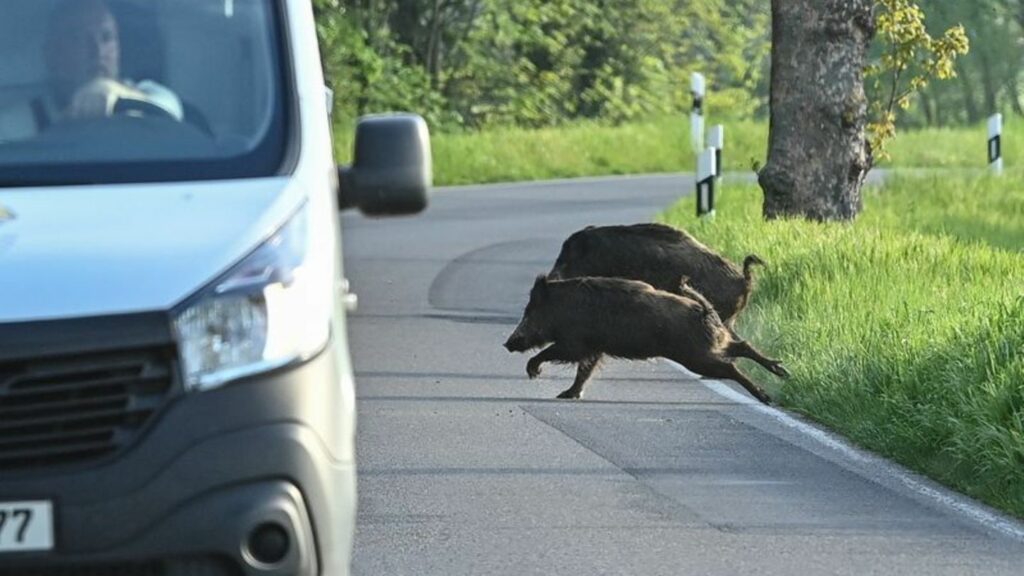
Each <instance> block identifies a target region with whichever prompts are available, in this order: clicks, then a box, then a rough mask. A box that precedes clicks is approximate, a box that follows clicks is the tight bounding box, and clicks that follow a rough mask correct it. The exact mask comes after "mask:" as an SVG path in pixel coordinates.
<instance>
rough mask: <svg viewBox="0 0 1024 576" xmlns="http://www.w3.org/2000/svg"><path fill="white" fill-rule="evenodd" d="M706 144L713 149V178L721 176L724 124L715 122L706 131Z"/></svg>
mask: <svg viewBox="0 0 1024 576" xmlns="http://www.w3.org/2000/svg"><path fill="white" fill-rule="evenodd" d="M708 146H709V147H711V148H714V149H715V178H718V179H721V178H722V149H723V148H725V126H723V125H721V124H716V125H714V126H712V127H711V131H710V132H709V133H708Z"/></svg>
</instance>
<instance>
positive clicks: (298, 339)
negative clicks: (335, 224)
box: [174, 206, 332, 390]
mask: <svg viewBox="0 0 1024 576" xmlns="http://www.w3.org/2000/svg"><path fill="white" fill-rule="evenodd" d="M307 212H308V209H307V208H306V207H305V206H304V207H303V208H302V209H301V210H299V212H297V213H296V214H295V215H294V216H293V217H292V218H291V219H290V220H289V221H288V222H287V223H286V224H285V225H284V226H282V227H281V228H280V229H279V230H278V231H277V233H275V234H274V235H273V236H272V237H271V238H270V239H269V240H267V241H266V242H264V243H263V244H261V245H260V246H259V248H257V249H256V250H255V251H253V252H252V253H251V254H249V256H247V257H246V258H245V259H244V260H243V261H242V262H241V263H239V264H238V265H237V266H235V267H234V268H233V269H232V270H231V271H230V272H228V273H227V274H226V275H225V276H223V277H222V278H220V279H218V280H217V281H216V282H214V284H213V285H212V286H210V287H208V288H206V289H204V290H203V291H202V292H201V293H200V294H198V295H197V296H196V297H195V298H193V299H192V300H191V302H189V303H188V304H187V307H186V308H184V309H183V310H181V311H179V312H178V313H177V314H176V315H175V317H174V330H175V334H176V336H177V339H178V347H179V350H180V354H181V365H182V372H183V374H184V380H185V387H186V388H187V389H188V390H208V389H210V388H216V387H218V386H221V385H223V384H225V383H226V382H229V381H231V380H236V379H238V378H242V377H245V376H250V375H252V374H256V373H260V372H265V371H268V370H273V369H274V368H279V367H281V366H285V365H287V364H290V363H292V362H296V361H301V360H304V359H306V358H309V357H311V356H313V355H315V354H316V353H317V352H319V351H320V350H321V349H322V348H323V347H324V345H325V344H326V342H327V339H328V336H329V334H330V328H329V325H330V311H331V305H332V304H331V300H330V299H331V288H330V286H331V276H330V271H329V268H328V267H327V266H319V267H318V266H311V265H310V262H309V259H310V255H309V252H310V251H309V243H310V242H309V230H308V213H307ZM325 274H326V275H327V276H326V278H325V277H322V276H323V275H325Z"/></svg>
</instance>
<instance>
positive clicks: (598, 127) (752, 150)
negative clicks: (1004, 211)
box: [335, 117, 1024, 186]
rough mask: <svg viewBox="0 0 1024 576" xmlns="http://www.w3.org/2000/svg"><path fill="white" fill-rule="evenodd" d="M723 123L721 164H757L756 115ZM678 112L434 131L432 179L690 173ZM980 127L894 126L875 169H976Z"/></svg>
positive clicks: (731, 167) (1014, 129)
mask: <svg viewBox="0 0 1024 576" xmlns="http://www.w3.org/2000/svg"><path fill="white" fill-rule="evenodd" d="M718 122H721V123H723V124H724V125H725V127H726V133H725V137H726V149H725V162H724V163H725V169H726V170H727V171H746V170H750V169H751V167H752V166H753V164H754V163H755V162H759V163H763V162H764V159H765V157H766V149H767V142H768V125H767V123H766V122H763V121H751V120H720V119H715V118H709V119H708V123H709V125H710V124H711V123H718ZM689 134H690V125H689V120H688V119H687V118H685V117H677V118H666V119H661V120H650V121H646V122H637V123H631V124H625V125H621V126H608V125H604V124H599V123H594V122H578V123H574V124H569V125H565V126H561V127H557V128H544V129H536V130H530V129H524V128H495V129H491V130H485V131H482V132H460V133H451V134H444V133H434V134H433V135H432V138H431V139H432V144H433V152H434V179H435V183H436V184H437V185H439V186H447V185H454V184H482V183H488V182H513V181H521V180H544V179H551V178H572V177H578V176H604V175H614V174H643V173H656V172H692V171H693V170H694V166H695V160H694V154H693V151H692V149H691V144H690V136H689ZM1022 139H1024V123H1022V122H1011V123H1009V124H1008V125H1007V132H1006V134H1005V137H1004V146H1003V155H1004V157H1005V158H1006V162H1007V165H1009V166H1012V165H1013V164H1014V163H1015V162H1016V159H1017V158H1019V152H1018V151H1019V150H1021V146H1020V145H1019V142H1020V141H1021V140H1022ZM986 146H987V136H986V132H985V126H983V125H978V126H971V127H964V128H950V129H941V128H936V129H928V130H918V131H903V132H900V133H899V135H898V136H897V137H896V139H895V140H894V141H893V143H892V145H891V148H890V152H891V155H892V158H891V160H889V161H887V162H883V163H881V166H882V167H915V168H983V167H984V166H985V164H986V157H985V154H986ZM351 148H352V125H351V124H350V123H341V124H339V126H338V127H337V129H336V130H335V151H336V155H337V157H338V159H339V160H340V161H342V162H349V161H350V160H351Z"/></svg>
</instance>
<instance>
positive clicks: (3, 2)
mask: <svg viewBox="0 0 1024 576" xmlns="http://www.w3.org/2000/svg"><path fill="white" fill-rule="evenodd" d="M340 89H341V90H343V89H344V88H343V87H341V88H340ZM325 92H326V91H325V87H324V79H323V75H322V71H321V64H320V55H319V50H318V47H317V41H316V31H315V26H314V20H313V13H312V8H311V5H310V0H0V576H14V575H17V576H51V575H53V576H56V575H60V576H99V575H103V576H105V575H117V576H155V575H161V576H200V575H202V576H229V575H230V576H236V575H255V574H260V575H290V576H303V575H329V576H334V575H342V574H347V573H348V570H349V559H350V553H351V546H352V539H353V531H354V526H355V505H356V496H355V454H354V433H355V395H354V389H353V382H352V369H351V365H350V362H349V356H348V346H347V342H346V327H345V314H346V310H345V309H346V306H347V305H350V304H351V303H352V300H353V296H352V295H350V294H348V293H347V283H346V282H345V280H344V276H343V274H342V268H341V247H340V232H339V224H338V217H337V216H338V208H339V206H340V207H359V208H361V209H362V210H363V211H364V212H366V213H368V214H375V215H382V214H399V213H402V214H405V213H414V212H418V211H420V210H422V209H423V208H424V206H425V205H426V201H427V194H428V190H429V186H430V179H431V174H430V147H429V137H428V134H427V129H426V125H425V124H424V122H423V120H422V119H421V118H419V117H417V116H413V115H394V116H382V117H373V118H366V119H364V120H363V121H361V122H360V123H359V125H358V126H357V129H356V150H355V154H356V155H355V158H356V161H355V164H354V165H353V166H352V167H348V168H341V169H339V168H338V167H337V166H336V165H335V164H334V160H333V157H332V148H331V132H330V125H329V118H328V114H329V113H328V106H326V105H325V101H326V100H327V99H328V98H327V97H326V94H325ZM339 181H340V182H341V183H342V185H341V187H340V193H339Z"/></svg>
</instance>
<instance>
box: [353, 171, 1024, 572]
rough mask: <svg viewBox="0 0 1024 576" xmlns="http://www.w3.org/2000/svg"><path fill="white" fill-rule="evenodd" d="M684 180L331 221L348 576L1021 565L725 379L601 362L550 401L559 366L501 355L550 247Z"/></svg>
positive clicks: (976, 514) (1018, 532)
mask: <svg viewBox="0 0 1024 576" xmlns="http://www.w3.org/2000/svg"><path fill="white" fill-rule="evenodd" d="M692 188H693V182H692V179H691V178H689V177H687V176H682V175H679V176H650V177H635V178H610V179H588V180H576V181H560V182H546V183H537V184H514V185H496V186H480V187H459V188H443V189H438V190H436V191H435V195H434V198H433V201H432V204H431V207H430V208H429V210H428V211H427V212H426V213H425V214H424V215H421V216H419V217H416V218H408V219H397V220H369V219H366V218H364V217H362V216H359V215H358V214H346V215H344V216H343V227H344V249H345V250H344V251H345V256H346V264H345V265H346V272H347V274H348V277H349V278H350V279H351V282H352V287H353V289H354V291H355V292H356V293H357V294H358V295H359V298H360V304H359V309H358V311H357V312H356V313H355V314H354V315H353V316H352V317H351V319H350V324H349V332H350V338H351V342H350V345H351V349H352V353H353V358H354V363H355V368H356V378H357V386H358V392H357V393H358V410H359V434H358V458H359V460H358V461H359V495H360V497H359V520H358V528H357V536H356V543H355V557H354V564H353V571H354V573H355V574H361V575H400V574H409V575H419V576H422V575H435V574H436V575H444V576H453V575H461V574H466V575H469V574H474V575H476V574H480V575H490V574H509V575H525V574H538V575H539V574H543V575H557V574H567V575H569V574H571V575H584V574H585V575H594V574H640V575H662V574H663V575H673V576H675V575H680V574H728V575H736V574H763V575H769V574H779V575H792V574H851V575H864V574H928V575H939V574H949V575H957V576H963V575H967V574H1014V575H1018V576H1019V575H1020V574H1022V573H1024V543H1022V542H1024V528H1022V527H1021V525H1020V524H1018V523H1015V522H1013V521H1009V520H1007V519H1005V518H1003V517H999V516H998V515H993V514H992V513H991V511H990V510H987V509H984V508H982V507H978V506H977V505H976V504H974V503H972V502H970V501H966V500H961V499H958V498H957V497H956V496H955V495H950V494H949V493H947V492H946V491H943V490H942V489H940V488H937V487H936V486H934V485H932V484H931V483H929V482H928V481H926V480H922V479H920V478H917V477H915V476H913V475H910V474H908V473H906V472H905V471H902V470H900V469H899V468H897V467H893V466H891V465H889V464H887V463H886V462H884V461H881V460H880V459H878V458H875V457H872V456H871V455H866V454H863V453H860V452H858V451H856V450H851V449H849V448H847V447H845V445H843V444H842V443H841V442H837V441H836V440H835V439H833V438H831V437H829V436H827V435H825V434H822V433H821V432H819V431H817V430H816V429H814V428H812V427H810V426H807V425H806V424H803V423H801V422H800V421H798V420H796V419H792V418H789V417H787V416H785V415H784V414H781V413H779V412H777V411H774V410H765V409H761V408H759V407H757V406H751V405H749V404H746V403H743V402H738V401H737V400H743V399H745V398H748V397H747V396H745V394H744V393H743V392H742V390H741V389H739V388H738V387H736V386H734V385H732V384H731V383H715V382H707V381H699V380H695V379H693V377H692V375H686V374H683V373H682V372H680V371H679V370H677V369H676V368H674V367H673V366H670V365H669V364H667V363H664V362H644V363H628V362H621V361H613V362H609V363H608V364H606V365H605V367H604V368H603V370H602V371H600V372H599V373H598V374H597V375H596V377H595V379H594V380H593V381H592V382H591V384H590V385H589V387H588V389H587V393H586V396H585V399H584V400H583V401H580V402H572V401H562V400H555V399H554V396H555V395H556V394H557V393H558V392H560V391H561V390H563V389H565V388H566V387H568V386H569V384H570V383H571V380H572V375H573V370H572V369H570V368H567V367H557V366H552V365H548V366H546V367H545V373H544V375H543V376H542V377H541V378H540V379H539V380H536V381H529V380H528V379H527V378H526V375H525V371H524V367H525V362H526V358H527V357H526V356H525V355H512V354H509V353H507V352H506V351H505V350H504V349H503V348H502V347H501V343H502V342H503V341H504V339H505V338H506V337H507V336H508V334H509V333H510V332H511V330H512V328H513V327H514V325H515V323H516V322H517V321H518V319H519V317H520V315H521V313H522V309H523V306H524V304H525V302H526V299H527V295H528V292H529V289H530V287H531V285H532V282H533V279H534V277H535V276H536V275H537V274H539V273H543V272H545V271H546V270H547V269H549V268H550V266H551V264H552V263H553V261H554V258H555V256H556V255H557V253H558V249H559V246H560V244H561V241H562V240H563V239H564V238H565V237H566V236H567V235H568V234H569V233H571V232H572V231H574V230H577V229H579V228H581V227H582V226H585V225H588V224H612V223H633V222H641V221H650V220H651V218H652V217H653V216H654V214H656V213H657V212H658V211H659V210H660V209H661V208H663V207H665V206H667V205H668V204H670V203H672V202H673V201H675V200H676V199H678V197H679V196H680V195H682V194H688V193H689V192H690V191H691V190H692ZM755 298H756V296H755ZM755 344H756V343H755ZM749 371H750V373H751V374H752V375H753V376H754V378H755V379H757V380H764V379H767V378H769V376H768V375H767V374H766V373H765V372H763V371H760V370H758V369H755V368H752V367H751V368H749Z"/></svg>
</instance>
